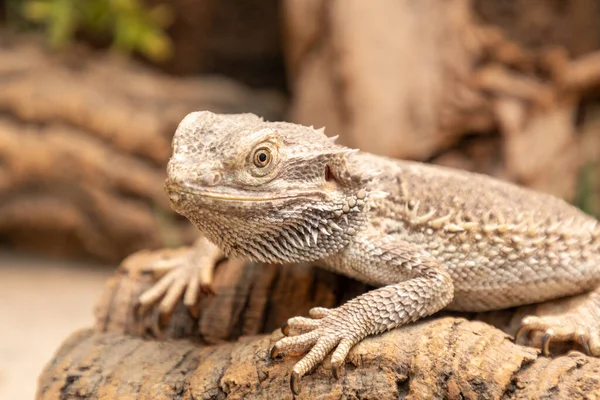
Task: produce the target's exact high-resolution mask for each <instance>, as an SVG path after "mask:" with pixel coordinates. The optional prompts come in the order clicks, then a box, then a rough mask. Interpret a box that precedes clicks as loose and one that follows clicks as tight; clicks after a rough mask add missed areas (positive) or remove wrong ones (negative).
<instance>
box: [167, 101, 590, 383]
mask: <svg viewBox="0 0 600 400" xmlns="http://www.w3.org/2000/svg"><path fill="white" fill-rule="evenodd" d="M166 189H167V191H168V193H169V195H170V199H171V204H172V206H173V208H174V209H175V210H176V211H177V212H179V213H181V214H182V215H184V216H186V217H187V218H188V219H190V220H191V221H192V222H193V223H194V224H195V225H196V226H197V227H198V229H199V230H200V231H202V233H203V234H204V235H206V237H207V238H208V239H209V240H210V241H212V242H213V243H215V244H216V245H217V246H218V247H219V248H220V249H221V250H222V251H223V253H224V254H225V255H227V256H233V257H241V258H245V259H250V260H254V261H262V262H269V263H294V262H308V261H318V262H319V263H320V264H322V265H323V266H324V267H325V268H328V269H332V270H334V271H337V272H339V273H342V274H345V275H348V276H350V277H352V278H356V279H358V280H361V281H363V282H366V283H369V284H372V285H375V286H379V287H380V288H379V289H376V290H373V291H371V292H368V293H365V294H363V295H362V296H359V297H357V298H355V299H353V300H351V301H349V302H348V303H346V304H344V305H342V306H340V307H338V308H335V309H332V310H326V309H322V308H318V309H313V310H312V311H311V313H310V314H311V317H312V318H304V317H296V318H292V319H290V320H289V321H288V323H287V326H286V327H285V328H284V329H283V330H284V333H285V334H290V333H291V334H294V335H293V336H288V337H285V338H283V339H281V340H280V341H279V342H277V343H276V345H275V346H274V348H273V349H272V355H273V356H276V355H278V354H287V353H292V352H298V351H308V353H307V354H306V355H305V356H304V357H303V358H302V359H301V360H300V362H298V363H297V364H296V365H295V367H294V370H293V372H292V376H291V386H292V390H293V391H294V392H296V393H297V392H298V390H299V379H300V377H301V376H302V375H304V374H306V373H307V372H308V371H309V370H311V369H312V368H313V367H315V366H316V365H318V364H319V363H321V362H322V361H323V359H324V358H325V357H326V355H327V354H328V353H329V352H330V351H332V350H334V352H333V355H332V366H333V370H334V374H335V375H338V374H339V373H340V371H341V368H342V367H343V363H344V360H345V358H346V355H347V354H348V352H349V351H350V349H351V348H352V347H353V346H354V345H355V344H356V343H358V342H360V341H361V340H362V339H363V338H364V337H366V336H368V335H374V334H378V333H381V332H385V331H387V330H389V329H392V328H395V327H399V326H401V325H404V324H406V323H408V322H411V321H415V320H418V319H419V318H422V317H425V316H427V315H430V314H432V313H435V312H436V311H438V310H440V309H442V308H444V307H446V308H448V309H452V310H462V311H483V310H493V309H500V308H506V307H511V306H517V305H522V304H528V303H536V302H541V301H545V300H549V299H553V298H558V297H563V296H568V295H573V294H576V293H581V292H584V291H589V290H592V289H594V288H596V287H597V286H598V285H599V283H600V251H599V250H600V226H599V224H598V222H597V221H596V220H594V219H593V218H591V217H589V216H587V215H586V214H584V213H582V212H580V211H579V210H578V209H576V208H574V207H572V206H571V205H569V204H567V203H566V202H564V201H562V200H559V199H557V198H554V197H551V196H548V195H545V194H541V193H536V192H533V191H530V190H527V189H524V188H520V187H517V186H514V185H512V184H509V183H505V182H501V181H498V180H495V179H492V178H490V177H487V176H483V175H478V174H473V173H468V172H464V171H458V170H451V169H446V168H441V167H436V166H431V165H426V164H421V163H416V162H407V161H399V160H392V159H388V158H383V157H377V156H374V155H370V154H366V153H360V152H357V151H353V150H350V149H347V148H344V147H342V146H338V145H336V144H334V143H333V142H332V141H331V140H330V139H329V138H327V137H326V136H325V135H324V133H323V131H322V130H315V129H313V128H309V127H304V126H299V125H295V124H291V123H284V122H264V121H263V120H262V119H260V118H258V117H256V116H255V115H251V114H241V115H216V114H213V113H210V112H198V113H192V114H189V115H188V116H186V117H185V119H184V120H183V121H182V122H181V124H180V125H179V128H178V129H177V132H176V134H175V137H174V139H173V156H172V158H171V160H170V162H169V166H168V180H167V184H166ZM585 307H587V308H586V310H588V313H589V305H586V306H585ZM585 307H584V308H585ZM596 315H597V313H596ZM565 321H566V320H565ZM530 322H531V323H529V324H528V323H527V321H525V325H524V326H525V328H526V329H532V330H543V331H546V333H547V334H548V335H547V336H548V337H549V338H552V334H553V333H554V332H555V331H560V335H556V338H557V339H559V340H562V339H574V340H579V341H581V342H582V344H583V345H584V346H585V347H586V348H587V349H589V351H590V352H591V353H592V354H596V355H598V354H600V340H599V339H598V337H599V336H598V333H597V329H598V323H596V324H595V325H594V324H593V323H592V322H593V321H592V322H588V323H587V324H585V323H583V322H581V320H578V319H577V318H571V319H570V320H569V322H565V323H562V322H561V320H560V319H558V320H556V319H555V320H551V319H544V318H541V319H537V320H533V321H530ZM546 344H547V341H546Z"/></svg>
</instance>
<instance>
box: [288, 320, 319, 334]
mask: <svg viewBox="0 0 600 400" xmlns="http://www.w3.org/2000/svg"><path fill="white" fill-rule="evenodd" d="M320 326H321V321H319V320H314V319H311V318H305V317H294V318H290V319H288V320H287V322H286V323H285V324H284V325H283V326H282V327H281V332H283V334H284V335H285V336H290V335H292V336H294V335H297V334H302V333H306V332H310V331H313V330H315V329H318V328H319V327H320ZM284 328H285V329H284Z"/></svg>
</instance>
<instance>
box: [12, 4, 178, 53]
mask: <svg viewBox="0 0 600 400" xmlns="http://www.w3.org/2000/svg"><path fill="white" fill-rule="evenodd" d="M22 14H23V17H24V18H25V19H26V20H27V21H31V22H35V23H40V24H42V25H43V26H44V27H45V29H46V32H47V35H48V38H49V40H50V43H51V44H52V45H53V46H55V47H64V46H65V45H67V44H69V43H70V42H71V40H72V39H73V37H74V35H75V33H76V32H77V31H78V30H81V31H86V32H89V33H92V34H96V35H109V36H110V37H111V39H112V47H113V48H115V49H116V50H119V51H123V52H126V53H130V52H134V51H135V52H139V53H141V54H142V55H144V56H146V57H148V58H149V59H151V60H153V61H163V60H165V59H167V58H168V57H169V56H170V55H171V52H172V43H171V40H170V38H169V37H168V36H167V35H166V33H165V29H166V28H167V27H168V26H169V25H170V24H171V21H172V15H171V11H170V9H169V8H168V6H166V5H165V4H161V5H157V6H154V7H152V8H148V7H146V6H145V5H143V4H142V2H141V0H25V2H24V3H23V8H22Z"/></svg>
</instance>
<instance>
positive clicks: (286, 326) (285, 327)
mask: <svg viewBox="0 0 600 400" xmlns="http://www.w3.org/2000/svg"><path fill="white" fill-rule="evenodd" d="M281 333H283V336H289V335H290V326H289V324H288V323H287V321H285V322H284V323H283V325H282V326H281Z"/></svg>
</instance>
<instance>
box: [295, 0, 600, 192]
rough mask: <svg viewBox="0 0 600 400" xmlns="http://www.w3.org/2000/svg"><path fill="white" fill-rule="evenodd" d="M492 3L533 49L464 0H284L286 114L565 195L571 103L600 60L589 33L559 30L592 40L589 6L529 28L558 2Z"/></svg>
mask: <svg viewBox="0 0 600 400" xmlns="http://www.w3.org/2000/svg"><path fill="white" fill-rule="evenodd" d="M491 3H492V2H485V1H481V2H479V3H478V4H479V8H482V12H483V11H485V13H486V15H487V16H488V19H489V20H491V21H492V23H493V22H494V21H495V20H501V18H500V17H501V13H500V11H502V10H505V8H506V7H508V4H510V5H512V6H513V8H514V14H515V15H518V16H517V17H515V18H513V19H511V20H510V22H511V23H513V22H514V21H516V23H515V24H516V25H515V29H513V30H512V31H511V32H510V33H511V34H512V36H519V35H521V34H523V35H524V32H527V34H528V35H530V37H531V39H528V38H525V37H524V38H521V39H522V40H521V41H523V42H525V43H527V44H529V43H530V42H531V43H536V45H535V46H533V45H532V46H528V47H524V46H522V45H521V44H520V41H515V40H512V39H511V37H512V36H511V35H506V34H505V33H504V32H503V31H502V30H500V29H499V28H498V27H497V26H495V25H492V24H483V23H481V22H479V21H478V17H477V15H476V13H475V12H474V10H473V7H472V3H471V2H470V1H468V0H457V1H444V0H424V1H419V2H414V1H410V0H403V1H396V0H383V1H378V2H375V3H368V4H367V3H365V2H362V1H359V0H356V1H355V0H348V1H335V0H333V1H327V0H311V1H304V0H287V1H285V3H284V15H285V26H286V42H285V49H286V56H287V65H288V70H289V72H290V84H291V90H292V93H293V97H292V104H291V110H290V118H291V119H292V120H293V121H295V122H299V123H302V124H308V125H316V126H326V132H327V133H328V134H330V135H340V140H341V142H342V143H343V144H346V145H348V146H351V147H357V148H360V149H361V150H365V151H370V152H373V153H377V154H383V155H387V156H392V157H399V158H407V159H416V160H423V161H429V162H434V163H438V164H443V165H448V166H453V167H457V168H463V169H467V170H473V171H478V172H483V173H487V174H490V175H494V176H497V177H500V178H503V179H507V180H511V181H513V182H517V183H520V184H523V185H526V186H529V187H532V188H534V189H537V190H541V191H545V192H549V193H552V194H554V195H557V196H560V197H563V198H565V199H568V200H573V198H574V195H575V188H576V183H577V177H578V174H579V169H580V162H581V158H580V154H581V152H580V150H581V149H580V141H579V138H578V136H577V126H576V125H575V121H576V120H577V110H578V106H579V104H580V103H581V95H582V94H583V93H586V92H588V91H589V89H590V88H592V89H593V88H596V89H597V88H598V86H597V84H598V77H600V60H598V58H599V56H598V55H594V54H591V53H587V54H585V55H581V54H582V53H584V52H589V51H591V50H593V49H596V48H597V45H598V43H597V39H584V40H583V42H584V43H583V44H581V43H579V42H577V41H576V40H574V39H573V38H563V37H561V36H560V34H559V32H560V29H561V27H565V26H575V25H577V24H578V23H581V22H582V21H583V20H584V19H585V21H583V22H586V24H585V26H587V28H588V29H592V30H591V32H594V33H595V34H596V36H597V35H598V32H600V29H599V26H600V18H598V14H597V11H598V6H597V4H596V3H593V2H589V1H582V2H565V3H564V4H565V5H562V6H556V7H554V8H556V10H555V11H554V14H552V15H550V16H549V18H550V19H549V21H550V22H548V21H542V22H543V24H542V26H541V28H540V29H538V30H537V31H536V25H532V24H531V21H530V20H529V19H527V17H526V16H531V18H536V16H539V15H542V16H543V15H546V14H548V13H549V12H550V11H552V10H554V8H553V7H551V4H555V3H556V2H542V1H536V2H528V1H527V2H526V1H521V2H508V3H507V2H493V3H494V4H496V6H491V5H489V6H488V4H491ZM567 3H568V4H569V5H566V4H567ZM575 3H577V4H575ZM561 4H563V3H561ZM484 6H486V7H484ZM586 7H587V8H586ZM586 13H589V15H594V18H591V17H589V15H587V14H586ZM584 17H585V18H584ZM560 18H563V19H566V20H562V21H561V23H560V24H558V23H557V24H554V22H556V21H558V20H559V19H560ZM536 21H538V20H537V19H536ZM553 21H554V22H553ZM521 25H523V26H527V27H528V28H530V27H531V29H532V30H533V32H531V31H526V30H525V29H522V30H519V29H517V28H518V26H521ZM549 29H550V30H551V32H548V30H549ZM578 32H581V31H578ZM552 33H556V34H552ZM534 38H538V39H539V40H537V41H536V40H535V39H534ZM544 38H547V41H543V39H544ZM567 39H568V40H567ZM541 41H543V43H542V42H541ZM546 45H548V46H546ZM565 46H567V47H565ZM567 50H572V53H573V54H577V55H580V57H579V58H577V59H575V60H572V59H570V58H569V57H568V55H567V54H568V51H567ZM592 60H593V61H592ZM583 69H586V72H585V73H581V72H582V70H583ZM584 75H585V77H584V78H582V77H583V76H584ZM581 78H582V79H581Z"/></svg>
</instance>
